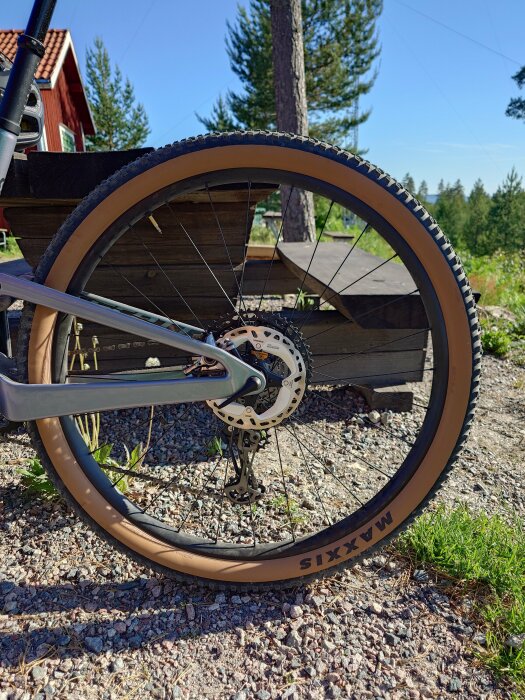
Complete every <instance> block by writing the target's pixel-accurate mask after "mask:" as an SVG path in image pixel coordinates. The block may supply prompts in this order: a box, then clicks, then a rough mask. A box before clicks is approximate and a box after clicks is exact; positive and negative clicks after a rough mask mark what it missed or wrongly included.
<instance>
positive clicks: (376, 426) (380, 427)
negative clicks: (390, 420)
mask: <svg viewBox="0 0 525 700" xmlns="http://www.w3.org/2000/svg"><path fill="white" fill-rule="evenodd" d="M353 386H358V387H359V384H354V385H353ZM359 388H363V387H359ZM310 392H311V393H312V394H315V395H316V396H318V397H319V398H320V399H321V400H322V401H326V402H327V403H329V404H331V405H332V406H335V408H337V409H339V410H341V406H340V404H337V403H335V402H334V401H331V400H330V399H327V398H326V396H323V395H322V394H320V393H319V392H318V391H316V390H315V389H310ZM345 410H346V412H347V413H348V414H349V415H351V416H352V417H355V416H358V417H359V418H362V419H366V420H367V421H368V422H369V424H370V425H372V426H373V427H374V428H379V429H380V430H385V431H386V432H390V433H391V435H392V436H393V437H396V438H397V439H398V440H401V441H402V442H404V443H406V444H407V445H408V446H409V447H413V446H414V443H413V442H409V441H408V440H407V439H406V438H404V437H401V435H396V434H395V433H394V432H392V431H391V430H389V429H388V428H387V427H386V426H385V425H383V424H382V423H381V424H379V425H378V424H377V423H373V422H372V421H371V420H370V418H369V417H368V416H364V415H362V414H359V413H354V412H352V411H349V410H348V409H345Z"/></svg>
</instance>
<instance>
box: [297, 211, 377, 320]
mask: <svg viewBox="0 0 525 700" xmlns="http://www.w3.org/2000/svg"><path fill="white" fill-rule="evenodd" d="M369 229H370V224H366V225H365V227H364V229H363V230H362V231H361V233H360V234H359V236H358V237H357V240H356V241H354V243H353V244H352V245H351V246H350V250H349V251H348V253H347V254H346V255H345V257H344V258H343V262H342V263H341V264H340V265H339V267H338V268H337V270H336V271H335V272H334V274H333V275H332V277H331V278H330V279H329V281H328V282H327V284H326V285H325V287H324V289H323V291H322V292H321V294H319V298H320V299H322V297H323V296H324V293H325V292H326V290H327V289H329V287H330V285H331V284H332V282H333V281H334V279H335V278H336V277H337V275H338V274H339V272H340V270H341V269H342V267H343V265H344V264H345V262H346V261H347V260H348V258H349V257H350V255H351V254H352V251H353V250H354V248H355V247H356V246H357V244H358V243H359V241H360V240H361V238H362V237H363V236H364V234H365V233H366V232H367V231H368V230H369ZM312 314H313V311H312V310H310V312H309V313H308V315H307V316H306V318H305V320H304V321H303V323H301V325H300V326H299V330H301V329H302V328H303V326H304V324H305V323H306V322H307V321H308V320H309V319H310V318H311V316H312Z"/></svg>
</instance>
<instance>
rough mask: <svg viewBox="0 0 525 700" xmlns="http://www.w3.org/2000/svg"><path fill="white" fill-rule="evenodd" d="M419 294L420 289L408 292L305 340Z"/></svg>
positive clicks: (353, 322) (313, 334) (338, 328)
mask: <svg viewBox="0 0 525 700" xmlns="http://www.w3.org/2000/svg"><path fill="white" fill-rule="evenodd" d="M417 292H419V289H417V288H416V289H413V290H412V291H411V292H407V294H403V295H402V296H400V297H397V298H396V299H392V300H391V301H387V302H385V303H384V304H380V305H379V306H376V307H375V308H373V309H371V310H370V311H365V313H362V314H359V315H358V316H354V317H353V318H348V319H346V321H341V322H340V323H337V324H335V325H334V326H330V328H325V329H324V330H323V331H319V332H318V333H312V335H307V336H306V337H305V340H311V339H312V338H317V337H318V336H320V335H323V334H324V333H328V332H329V331H333V330H340V329H341V327H342V326H347V325H348V324H355V322H356V321H359V320H360V319H362V318H366V316H370V314H374V313H377V312H378V311H380V310H381V309H384V308H386V307H387V306H391V305H392V304H396V303H398V302H400V301H402V300H403V299H406V298H407V297H410V296H412V295H413V294H416V293H417Z"/></svg>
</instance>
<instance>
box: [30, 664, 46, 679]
mask: <svg viewBox="0 0 525 700" xmlns="http://www.w3.org/2000/svg"><path fill="white" fill-rule="evenodd" d="M31 676H32V678H33V680H34V681H37V682H38V681H42V680H44V678H45V677H46V676H47V673H46V670H45V668H42V666H33V668H32V669H31Z"/></svg>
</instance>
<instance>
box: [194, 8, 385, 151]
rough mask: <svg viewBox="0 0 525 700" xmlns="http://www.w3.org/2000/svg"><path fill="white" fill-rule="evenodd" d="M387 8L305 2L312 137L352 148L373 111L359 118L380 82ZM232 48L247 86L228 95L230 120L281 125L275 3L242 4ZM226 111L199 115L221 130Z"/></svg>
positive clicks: (263, 126) (230, 28)
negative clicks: (364, 99)
mask: <svg viewBox="0 0 525 700" xmlns="http://www.w3.org/2000/svg"><path fill="white" fill-rule="evenodd" d="M381 10H382V0H302V16H303V36H304V58H305V74H306V98H307V103H308V111H309V121H310V134H311V135H313V136H316V137H321V138H325V139H327V140H329V141H332V142H335V143H340V144H342V145H349V146H351V145H352V143H351V136H352V129H353V128H354V127H356V126H358V125H359V124H362V123H363V122H365V121H366V119H368V116H369V114H370V112H369V111H364V112H357V114H355V113H354V107H355V106H356V104H357V101H358V100H359V98H360V97H361V96H363V95H366V94H367V93H368V92H369V91H370V90H371V88H372V86H373V84H374V81H375V77H376V73H375V72H374V71H373V66H374V63H375V60H376V58H377V57H378V55H379V45H378V39H377V33H376V20H377V18H378V17H379V15H380V13H381ZM226 48H227V52H228V56H229V59H230V64H231V68H232V70H233V71H234V73H235V74H236V75H237V76H238V77H239V78H240V81H241V83H242V88H243V89H242V92H233V91H230V92H228V93H227V94H226V96H225V98H222V102H223V105H222V107H224V105H226V106H227V109H228V113H229V117H228V118H229V119H230V120H231V122H232V123H235V124H236V125H238V126H241V127H242V128H247V129H252V128H259V129H272V128H275V126H276V114H275V93H274V85H273V82H274V81H273V65H272V36H271V21H270V0H250V3H249V6H248V9H246V8H244V7H239V10H238V16H237V20H236V22H235V24H233V25H230V24H229V25H228V36H227V40H226ZM218 107H219V104H218V103H217V105H216V106H215V108H214V111H213V112H212V115H211V116H210V117H208V118H204V117H199V119H200V120H201V122H202V123H203V124H204V125H205V126H206V127H207V128H208V129H211V130H217V129H219V127H220V123H219V121H218V120H217V119H215V117H214V115H215V114H217V109H218ZM222 107H221V110H222ZM219 113H222V112H219Z"/></svg>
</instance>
